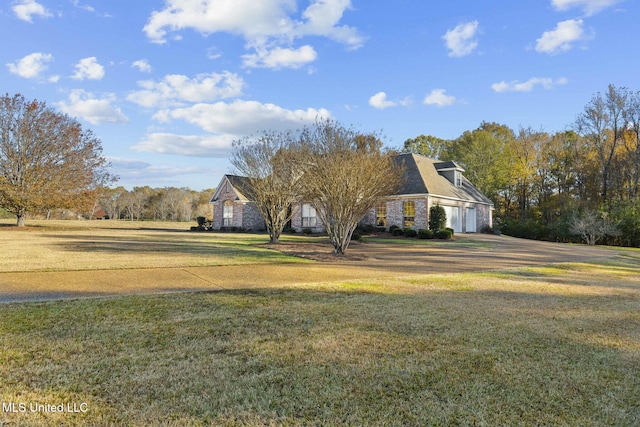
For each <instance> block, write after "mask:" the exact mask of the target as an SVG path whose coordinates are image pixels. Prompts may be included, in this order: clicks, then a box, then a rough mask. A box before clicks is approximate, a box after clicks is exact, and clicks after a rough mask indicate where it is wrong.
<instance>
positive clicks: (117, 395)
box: [0, 288, 640, 426]
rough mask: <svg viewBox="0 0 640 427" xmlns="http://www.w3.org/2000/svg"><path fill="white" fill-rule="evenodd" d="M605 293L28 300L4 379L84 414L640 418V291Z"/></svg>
mask: <svg viewBox="0 0 640 427" xmlns="http://www.w3.org/2000/svg"><path fill="white" fill-rule="evenodd" d="M532 298H533V299H535V304H532V301H531V299H532ZM603 298H606V297H604V296H572V297H569V300H570V301H571V302H572V304H570V305H567V300H566V299H565V298H564V297H562V298H560V297H557V298H556V297H553V296H552V295H544V296H540V295H538V294H536V293H533V294H526V295H525V294H513V293H511V292H509V291H506V292H504V293H503V292H501V291H491V292H484V291H474V292H472V295H470V294H469V293H464V294H461V293H459V292H448V291H444V292H440V293H437V294H433V293H431V294H429V295H405V294H380V293H374V292H369V291H362V290H358V289H354V288H350V289H348V290H346V291H345V290H341V289H337V290H336V289H334V290H320V289H317V288H316V289H306V290H291V289H267V290H232V291H228V290H224V291H214V292H212V291H208V292H198V293H194V294H181V295H163V296H147V297H145V296H136V297H123V298H114V299H109V300H96V301H90V302H89V301H70V302H57V303H47V304H24V305H15V306H11V307H7V310H5V314H4V316H3V317H2V318H1V319H0V331H1V332H2V335H3V336H5V337H7V341H6V345H4V347H3V348H2V350H0V355H1V356H2V357H1V358H2V360H3V364H2V365H1V366H0V373H1V374H2V377H3V378H4V379H5V384H7V386H5V387H4V388H3V389H2V393H3V398H4V399H9V401H12V400H11V399H17V398H18V397H17V396H22V398H24V394H22V395H21V393H24V390H29V393H30V394H29V397H30V398H32V399H34V400H39V401H45V400H46V396H47V393H49V392H50V391H51V390H55V391H56V393H57V394H56V395H57V397H58V398H61V399H79V398H80V399H83V398H87V399H91V404H92V408H91V409H92V410H91V411H90V412H88V413H87V414H80V415H78V416H77V417H75V418H67V419H66V420H65V421H67V425H83V424H86V425H92V424H100V421H101V417H103V418H102V420H104V419H105V418H106V419H108V420H111V424H112V425H117V424H121V425H162V424H163V422H164V421H166V420H172V422H173V423H174V425H230V426H240V425H249V426H259V425H336V426H340V425H407V426H413V425H415V426H418V425H472V424H474V423H475V424H480V425H568V426H579V425H634V424H635V423H636V421H638V415H639V414H640V412H639V411H640V407H639V405H638V402H639V401H640V381H639V378H638V376H637V371H636V367H637V362H638V361H640V349H638V347H637V338H638V337H637V336H636V335H633V330H637V329H638V328H640V324H639V322H640V319H639V318H638V317H637V315H636V313H635V310H634V307H633V305H634V301H633V299H629V300H628V301H626V304H621V305H619V306H617V307H612V306H607V305H605V306H604V308H602V309H597V310H594V309H593V307H598V306H599V305H600V304H599V301H601V300H602V299H603ZM576 307H577V309H578V312H579V313H580V314H578V315H576ZM599 337H601V338H602V339H599ZM607 338H608V339H609V341H607V340H606V339H607ZM634 340H636V342H635V345H636V346H635V347H633V345H629V344H634ZM149 402H153V405H150V404H149ZM123 408H126V410H123ZM2 416H4V417H14V415H13V414H8V415H7V414H2ZM15 417H16V418H18V417H23V418H21V421H22V424H23V425H27V424H29V421H31V422H32V425H36V426H38V425H47V422H48V421H51V417H52V415H51V414H45V415H40V416H39V417H36V416H34V415H31V416H30V415H29V414H26V415H20V414H18V415H15ZM29 417H30V418H29ZM1 419H2V418H1V417H0V420H1ZM49 424H51V423H49Z"/></svg>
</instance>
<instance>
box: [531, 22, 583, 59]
mask: <svg viewBox="0 0 640 427" xmlns="http://www.w3.org/2000/svg"><path fill="white" fill-rule="evenodd" d="M582 25H583V21H582V19H569V20H567V21H562V22H559V23H558V25H557V26H556V28H555V29H554V30H551V31H545V32H544V33H543V34H542V37H540V38H539V39H538V40H536V51H538V52H542V53H548V54H552V55H553V54H556V53H560V52H566V51H568V50H570V49H571V48H573V44H574V43H575V42H578V41H581V40H585V39H586V38H587V37H586V35H585V32H584V29H583V28H582Z"/></svg>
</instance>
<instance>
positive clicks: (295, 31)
mask: <svg viewBox="0 0 640 427" xmlns="http://www.w3.org/2000/svg"><path fill="white" fill-rule="evenodd" d="M350 8H351V0H312V1H311V4H310V5H309V6H308V7H307V8H306V9H305V10H304V11H302V13H301V14H300V15H299V16H297V15H296V12H297V1H296V0H261V1H259V2H256V1H255V0H202V1H197V2H194V1H192V0H167V1H166V6H165V8H164V9H162V10H160V11H155V12H153V13H152V14H151V16H150V17H149V20H148V22H147V24H146V25H145V27H144V32H145V33H146V35H147V37H148V38H149V39H150V40H151V41H152V42H155V43H165V42H166V39H167V35H168V33H170V32H171V33H175V32H178V31H181V30H184V29H193V30H196V31H198V32H200V33H202V34H204V35H208V34H212V33H216V32H227V33H231V34H237V35H240V36H242V37H243V38H244V39H245V41H246V42H247V45H246V46H247V48H248V49H250V50H255V51H256V52H255V54H251V55H248V58H247V55H245V65H252V64H255V66H262V67H268V66H270V64H271V63H273V64H274V67H275V68H283V67H291V64H293V65H295V66H300V64H301V63H308V62H310V61H312V60H315V58H316V54H315V51H314V50H313V48H311V47H310V46H303V47H301V48H298V49H295V48H293V47H292V46H291V45H292V43H293V41H294V40H295V39H298V38H303V37H307V36H321V37H327V38H330V39H332V40H336V41H338V42H340V43H343V44H345V45H346V46H347V47H349V48H351V49H357V48H359V47H361V46H362V44H363V42H364V39H363V37H362V36H361V35H360V34H359V33H358V31H357V29H355V28H353V27H349V26H346V25H339V22H340V20H341V19H342V16H343V14H344V12H345V11H346V10H347V9H350ZM278 48H279V49H281V50H278ZM265 53H266V54H265ZM285 64H288V65H285Z"/></svg>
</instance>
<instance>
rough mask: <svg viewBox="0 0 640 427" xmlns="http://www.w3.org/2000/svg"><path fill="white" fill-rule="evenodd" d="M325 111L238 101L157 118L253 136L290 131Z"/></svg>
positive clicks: (199, 106) (171, 112) (170, 112)
mask: <svg viewBox="0 0 640 427" xmlns="http://www.w3.org/2000/svg"><path fill="white" fill-rule="evenodd" d="M330 116H331V114H330V113H329V111H327V110H325V109H322V108H321V109H315V108H308V109H306V110H288V109H286V108H282V107H279V106H277V105H274V104H263V103H260V102H257V101H242V100H236V101H233V102H232V103H225V102H217V103H215V104H202V103H201V104H195V105H193V106H190V107H186V108H176V109H174V110H164V111H160V112H158V114H156V116H155V118H156V119H157V120H161V121H166V120H170V119H179V120H184V121H185V122H187V123H190V124H193V125H196V126H199V127H200V128H202V129H203V130H205V131H207V132H212V133H215V134H232V135H251V134H253V133H256V132H261V131H264V130H290V129H296V128H301V127H302V126H304V125H306V124H312V123H314V122H315V121H316V119H318V118H323V117H330Z"/></svg>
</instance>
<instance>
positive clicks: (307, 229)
mask: <svg viewBox="0 0 640 427" xmlns="http://www.w3.org/2000/svg"><path fill="white" fill-rule="evenodd" d="M311 233H313V230H312V229H310V228H303V229H302V234H304V235H305V236H308V235H309V234H311Z"/></svg>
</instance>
